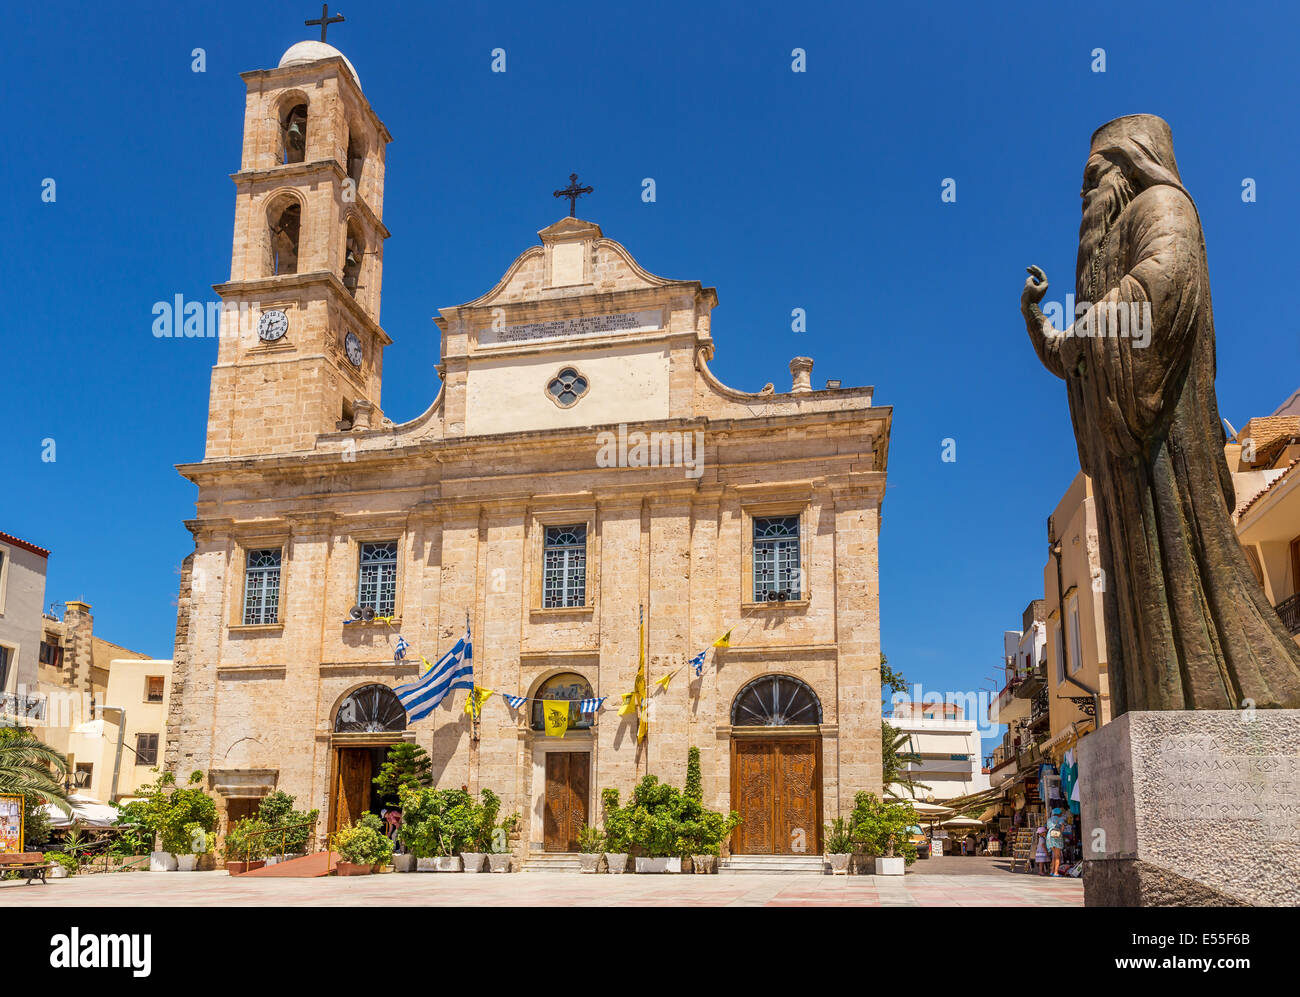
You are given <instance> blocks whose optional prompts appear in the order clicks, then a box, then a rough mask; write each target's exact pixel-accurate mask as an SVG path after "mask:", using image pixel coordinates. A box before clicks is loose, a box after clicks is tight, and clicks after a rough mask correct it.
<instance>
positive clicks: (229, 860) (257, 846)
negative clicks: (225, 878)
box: [223, 817, 267, 876]
mask: <svg viewBox="0 0 1300 997" xmlns="http://www.w3.org/2000/svg"><path fill="white" fill-rule="evenodd" d="M265 830H267V826H266V824H264V823H263V822H262V821H261V819H260V818H257V817H245V818H244V819H243V820H241V821H236V822H235V823H234V824H233V825H231V827H230V829H229V830H228V831H226V840H225V842H224V843H223V849H224V851H225V856H226V870H227V871H228V872H229V873H230V875H232V876H238V875H240V874H241V873H245V872H252V871H253V870H254V869H260V868H262V866H264V865H266V861H265V859H266V835H264V834H260V833H258V832H261V831H265Z"/></svg>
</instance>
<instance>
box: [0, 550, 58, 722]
mask: <svg viewBox="0 0 1300 997" xmlns="http://www.w3.org/2000/svg"><path fill="white" fill-rule="evenodd" d="M49 560H50V552H49V551H48V550H46V549H45V548H44V547H38V546H36V544H34V543H30V542H28V541H26V540H21V539H19V538H18V537H16V536H13V535H12V534H9V533H3V532H0V724H16V723H30V722H38V721H40V720H41V719H42V718H43V716H44V703H43V701H42V700H41V698H40V697H39V696H38V695H37V694H36V693H37V690H36V687H37V668H38V663H39V662H41V661H43V660H44V659H45V658H46V656H47V655H48V654H49V653H50V650H49V649H48V648H47V647H46V646H45V644H44V643H43V640H44V616H43V610H44V606H45V572H46V569H47V567H48V566H49Z"/></svg>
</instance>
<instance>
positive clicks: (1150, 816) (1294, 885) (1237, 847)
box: [1078, 710, 1300, 907]
mask: <svg viewBox="0 0 1300 997" xmlns="http://www.w3.org/2000/svg"><path fill="white" fill-rule="evenodd" d="M1078 756H1079V799H1080V804H1081V817H1082V829H1083V854H1084V859H1085V861H1086V864H1085V866H1084V871H1083V877H1084V878H1083V887H1084V903H1085V904H1086V905H1087V906H1089V907H1202V906H1297V905H1300V710H1260V711H1259V712H1251V711H1245V710H1241V711H1237V710H1196V711H1168V712H1136V713H1126V714H1124V715H1123V716H1121V717H1120V718H1119V719H1117V720H1115V721H1113V722H1111V723H1109V724H1107V725H1106V726H1105V727H1102V728H1101V729H1100V730H1099V731H1096V732H1094V733H1092V734H1089V735H1088V736H1087V737H1084V738H1082V739H1081V740H1080V741H1079V745H1078Z"/></svg>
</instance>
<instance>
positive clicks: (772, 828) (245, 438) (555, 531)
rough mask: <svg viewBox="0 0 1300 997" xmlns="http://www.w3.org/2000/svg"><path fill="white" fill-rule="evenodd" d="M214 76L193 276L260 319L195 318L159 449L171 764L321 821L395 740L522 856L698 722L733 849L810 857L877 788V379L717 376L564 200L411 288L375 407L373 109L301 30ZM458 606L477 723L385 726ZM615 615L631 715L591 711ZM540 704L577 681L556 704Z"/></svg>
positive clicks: (363, 796)
mask: <svg viewBox="0 0 1300 997" xmlns="http://www.w3.org/2000/svg"><path fill="white" fill-rule="evenodd" d="M243 79H244V81H245V83H246V86H247V108H246V117H245V125H244V136H243V160H242V163H241V168H240V170H239V172H237V173H236V174H235V175H234V181H235V185H236V191H237V198H236V212H235V234H234V245H233V252H232V263H231V276H230V280H229V281H227V282H226V283H224V284H221V285H219V286H218V287H217V290H218V292H219V294H220V295H221V297H222V299H223V301H224V302H225V303H226V305H227V306H228V307H230V308H231V309H232V310H231V312H229V313H227V317H228V318H230V317H231V316H232V315H234V314H235V313H236V312H237V310H238V308H239V307H241V306H242V307H244V308H245V310H246V312H249V313H251V314H253V315H254V316H255V317H256V321H254V322H245V323H239V324H238V325H237V326H236V324H235V320H234V319H231V323H230V328H228V329H223V335H222V337H221V339H220V341H219V345H218V359H217V362H216V365H215V367H214V368H213V372H212V384H211V399H210V414H209V420H208V432H207V444H206V452H205V454H204V457H203V459H202V460H201V461H198V462H194V463H189V464H183V465H180V466H179V470H180V472H181V473H182V474H183V475H184V476H185V477H186V478H188V479H189V480H190V481H192V482H194V484H195V485H196V486H197V489H198V494H197V509H196V514H195V516H194V518H193V519H191V520H189V521H188V522H187V526H188V527H189V529H190V531H191V532H192V534H193V536H194V544H195V546H194V552H193V554H192V556H190V557H189V558H187V560H186V563H185V567H184V570H183V573H182V579H181V591H180V598H179V605H180V611H179V616H178V625H177V641H176V649H175V665H174V673H173V679H172V690H173V691H172V697H171V707H170V717H169V724H168V731H167V747H166V758H165V762H166V767H167V768H168V769H170V770H174V771H181V772H189V771H191V770H193V769H201V770H203V771H204V772H206V773H207V776H208V780H209V784H210V788H211V789H212V790H213V791H214V792H215V793H216V794H217V795H218V798H219V799H220V801H221V803H222V806H223V808H224V812H225V815H226V817H227V818H228V819H234V818H237V817H239V816H243V815H245V814H247V813H250V812H251V811H252V809H253V808H254V807H255V806H256V803H257V801H258V800H259V799H260V798H261V797H262V796H264V795H265V794H266V793H268V792H270V791H272V790H274V789H282V790H285V791H287V792H289V793H292V794H294V795H295V796H296V797H297V798H298V805H299V806H311V807H318V808H319V809H320V810H321V812H322V820H323V822H324V823H325V824H326V825H327V827H328V828H330V829H332V828H336V827H338V826H340V825H342V824H345V823H347V822H348V821H352V820H355V819H356V818H357V817H358V816H359V815H360V813H362V812H364V811H365V810H367V809H369V808H370V807H371V806H372V805H373V804H374V798H373V793H372V788H371V783H370V780H371V776H372V774H373V773H374V772H375V770H376V768H377V765H378V764H379V762H380V761H381V760H382V758H383V755H384V752H385V751H386V750H387V748H388V746H389V745H391V744H393V743H396V742H399V741H414V742H416V743H418V744H419V745H420V746H421V747H422V748H424V749H425V750H426V751H428V752H429V754H430V756H431V758H432V760H433V771H434V775H435V777H436V780H437V784H438V785H439V786H442V787H449V786H457V787H459V786H465V787H466V788H468V789H469V790H470V791H471V792H477V791H478V790H480V789H482V788H488V789H492V790H493V791H494V792H496V793H497V794H498V795H499V796H500V797H501V798H502V800H503V813H509V812H511V811H513V810H517V811H519V813H520V814H521V815H522V817H523V820H522V824H521V833H520V835H519V838H518V840H517V841H516V842H515V845H514V847H515V849H516V853H517V856H518V857H519V858H522V859H525V860H526V859H527V856H528V855H530V854H534V853H538V852H547V851H550V852H568V851H574V850H576V846H575V841H576V836H577V831H578V830H579V829H580V828H581V826H582V824H583V823H584V822H591V823H596V822H597V821H598V820H599V793H600V790H602V789H604V788H607V787H614V788H618V789H620V790H621V791H623V793H624V796H625V797H626V794H627V792H628V790H630V788H631V787H632V785H633V784H634V783H635V781H636V780H637V779H638V778H640V777H641V776H642V775H644V774H647V773H652V774H655V775H658V776H659V777H660V778H661V779H664V780H666V781H669V782H672V783H674V784H675V785H678V786H681V785H682V783H683V781H684V778H685V771H686V765H687V753H688V749H689V748H690V747H692V746H694V747H698V748H699V750H700V752H701V759H702V770H703V785H704V794H705V802H706V804H708V805H709V806H711V807H713V808H715V809H718V810H723V811H726V810H731V809H734V810H736V811H738V812H739V813H740V814H741V816H742V818H743V823H742V824H741V826H740V828H739V829H738V830H737V832H735V834H734V835H733V838H732V842H731V849H732V851H736V852H747V853H788V852H797V851H805V850H806V851H808V852H813V853H815V852H816V851H817V850H818V849H820V847H821V827H822V823H823V822H824V821H828V820H830V819H831V818H833V817H835V816H837V815H840V814H842V813H846V812H847V811H848V810H849V809H851V807H852V800H853V794H854V793H855V792H856V791H858V790H863V789H866V790H870V791H873V792H876V793H879V792H880V790H881V757H880V669H879V664H880V633H879V586H878V572H877V549H878V548H877V539H878V535H879V529H880V510H881V502H882V499H883V495H884V490H885V473H886V462H887V456H888V446H889V433H890V421H891V415H892V410H891V409H890V408H889V407H887V406H877V405H875V404H874V402H873V391H872V389H871V388H868V387H859V388H851V387H845V388H841V387H838V386H836V387H833V388H831V387H828V388H825V389H820V390H818V389H814V387H813V386H812V382H811V370H812V361H811V360H809V359H807V358H803V357H797V358H795V359H794V360H793V361H792V362H791V364H790V370H791V375H790V376H791V382H790V388H789V390H781V391H778V390H775V389H773V387H772V386H771V385H768V386H767V387H766V388H765V389H763V390H762V391H759V392H755V393H751V392H745V391H739V390H735V389H733V388H730V387H727V386H726V385H724V384H722V383H720V382H719V380H718V379H717V378H716V377H715V376H714V375H713V373H712V372H711V370H710V362H711V360H712V358H713V355H714V338H713V334H712V330H711V313H712V309H713V307H714V306H715V305H716V304H717V294H716V292H715V291H714V289H713V288H710V287H705V286H703V285H702V284H701V283H700V282H699V281H693V280H670V279H666V278H663V277H659V276H656V275H654V274H651V273H648V272H646V271H645V270H644V269H643V268H642V267H640V266H639V265H638V264H637V262H636V261H635V259H634V258H633V257H632V255H631V254H630V253H629V252H628V250H627V249H625V248H624V247H623V246H622V245H621V244H619V243H618V242H616V241H614V240H612V239H609V238H606V237H605V235H604V234H603V233H602V231H601V229H600V227H599V226H598V225H596V224H594V223H591V222H587V221H583V220H581V219H578V218H576V217H572V216H570V217H567V218H563V219H561V220H560V221H558V222H556V223H555V224H552V225H550V226H548V227H547V228H545V229H543V230H542V231H541V232H540V233H539V236H540V242H539V244H538V245H534V246H532V247H529V248H526V249H524V251H523V252H522V253H521V254H520V255H518V256H517V257H516V258H515V260H514V262H513V263H510V264H509V266H508V267H507V268H506V269H505V272H504V275H503V276H502V277H501V278H500V279H499V281H498V282H497V283H496V284H495V286H494V287H492V289H491V290H490V291H488V292H487V293H486V294H484V295H483V296H482V297H480V298H477V299H476V300H474V301H470V302H468V303H466V304H462V305H457V306H455V307H448V308H442V309H441V310H440V311H439V314H438V317H437V318H436V319H435V322H436V324H437V326H438V329H439V330H440V333H441V341H442V349H441V363H440V364H439V366H438V368H437V379H436V381H435V380H434V378H433V377H431V378H430V380H431V382H432V383H431V388H430V395H431V396H433V399H432V402H431V404H430V405H429V407H428V409H427V410H426V411H425V412H424V413H423V414H421V415H419V416H417V417H416V418H414V419H412V420H411V421H409V422H403V423H396V424H395V423H394V422H392V421H391V420H389V419H388V418H386V417H385V416H384V414H383V411H382V409H381V405H380V388H381V383H382V373H383V353H384V349H385V347H386V346H388V345H389V344H390V342H391V340H390V338H389V336H388V334H387V333H386V332H385V331H384V330H383V328H382V327H381V326H380V323H379V306H380V286H381V276H382V264H383V242H384V238H385V237H386V236H387V230H386V229H385V227H384V224H383V221H382V218H383V194H384V163H385V146H386V143H387V142H388V141H389V139H390V136H389V134H388V132H387V130H386V129H385V127H384V125H383V124H382V122H381V121H380V120H379V118H378V117H377V116H376V114H375V112H374V111H373V110H372V108H371V107H370V105H369V103H368V102H367V100H366V98H365V96H364V94H363V92H362V90H361V87H360V83H359V80H358V78H357V75H356V72H355V71H354V70H353V68H352V66H351V64H350V63H349V62H348V61H347V60H346V59H345V58H344V57H343V56H342V54H341V53H339V52H338V51H337V50H336V49H334V48H332V47H331V46H329V45H326V44H324V43H317V42H303V43H299V44H298V45H295V46H294V47H293V48H291V49H290V50H289V51H288V52H286V53H285V56H284V58H283V59H282V60H281V61H280V64H279V66H278V67H277V68H275V69H271V70H265V71H256V72H250V73H246V74H244V76H243ZM503 262H504V260H503ZM485 283H486V281H485ZM732 348H737V349H738V348H740V343H739V342H736V341H734V340H733V346H732ZM467 626H468V628H469V630H470V633H471V634H472V642H473V658H472V660H473V668H474V683H475V684H476V685H478V686H479V687H482V688H483V689H488V690H492V691H493V692H494V695H493V696H492V697H491V698H489V699H488V700H487V701H486V702H485V703H484V705H483V708H482V712H481V716H480V717H479V719H478V720H477V722H475V721H474V720H473V718H472V717H471V716H470V715H468V714H466V713H465V712H464V710H463V705H464V702H465V698H466V696H467V693H466V692H464V691H457V692H455V693H453V694H452V695H450V696H448V697H447V700H446V701H445V702H444V703H443V704H442V705H441V706H440V707H438V708H437V709H436V710H434V711H433V712H432V713H431V714H429V715H428V716H427V717H424V718H422V719H418V720H416V721H415V722H411V720H410V719H409V716H408V714H407V712H406V710H405V709H404V708H403V707H402V705H401V702H400V701H399V699H398V697H397V695H395V694H394V692H393V691H392V690H393V689H394V688H397V687H399V686H401V685H403V684H405V683H410V682H413V681H415V680H416V679H417V678H418V677H419V676H420V675H421V673H422V672H423V671H424V668H425V666H424V665H423V664H422V662H421V659H422V658H424V659H427V660H428V661H429V662H435V661H437V660H438V658H439V657H441V656H442V655H443V654H444V653H446V652H447V651H448V650H449V649H450V648H451V647H452V646H453V645H454V644H455V643H456V642H457V641H458V640H459V639H461V638H462V637H463V636H464V634H465V631H466V629H467ZM726 632H730V639H729V641H728V642H727V643H728V644H729V646H726V647H717V648H715V647H713V644H714V642H715V640H716V639H717V638H719V637H720V636H721V635H722V634H724V633H726ZM642 634H644V654H645V662H646V680H647V683H648V689H649V694H648V696H647V700H646V706H645V710H644V713H645V719H646V725H647V732H646V736H645V738H644V740H641V741H638V736H637V734H638V720H637V717H636V715H635V714H629V715H620V714H619V710H618V706H619V704H620V702H621V698H622V695H623V694H624V693H627V692H629V691H631V690H632V688H633V684H634V680H635V677H636V673H637V669H638V660H639V646H640V642H641V639H642ZM399 639H400V641H401V642H402V644H403V645H406V646H407V650H406V652H405V655H404V656H399V655H398V653H397V652H398V642H399ZM706 650H707V655H706V656H705V659H704V663H703V668H702V669H701V670H700V674H698V675H697V674H696V668H695V667H693V666H692V665H691V663H690V661H689V659H691V658H692V657H695V656H696V655H697V654H698V653H699V652H701V651H706ZM669 674H672V678H671V679H669V680H668V681H667V682H664V683H657V682H656V680H657V679H660V678H662V677H663V676H665V675H669ZM503 693H504V694H509V695H510V696H513V697H526V698H527V701H526V702H525V703H523V704H522V705H519V706H518V708H511V707H510V706H509V704H508V702H507V701H506V700H505V699H504V698H503V696H502V695H500V694H503ZM600 698H604V700H605V702H604V705H603V708H600V709H597V710H595V711H594V712H583V711H582V710H581V709H580V707H579V702H580V701H581V700H584V699H600ZM542 699H548V700H571V701H573V706H572V707H571V713H570V719H569V723H568V727H567V729H566V730H565V732H564V733H563V734H562V735H559V736H557V735H555V734H553V733H552V734H548V733H547V731H546V727H545V723H544V722H543V717H542V715H541V705H540V703H541V700H542ZM322 829H324V828H322Z"/></svg>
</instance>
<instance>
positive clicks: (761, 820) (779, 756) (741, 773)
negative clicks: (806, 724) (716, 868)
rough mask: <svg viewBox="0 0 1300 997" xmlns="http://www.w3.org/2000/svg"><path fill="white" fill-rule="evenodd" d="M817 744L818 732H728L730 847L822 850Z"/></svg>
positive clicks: (752, 851) (771, 851) (772, 851)
mask: <svg viewBox="0 0 1300 997" xmlns="http://www.w3.org/2000/svg"><path fill="white" fill-rule="evenodd" d="M821 749H822V744H821V738H819V737H772V736H753V737H733V738H732V741H731V809H733V810H735V811H736V812H737V813H738V814H739V815H740V817H741V824H740V826H739V827H738V828H736V830H735V831H734V832H733V833H732V836H731V841H732V847H731V850H732V851H733V852H736V853H738V854H745V855H798V854H806V855H820V854H821V827H822V818H821V807H822V765H821V762H822V750H821Z"/></svg>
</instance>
